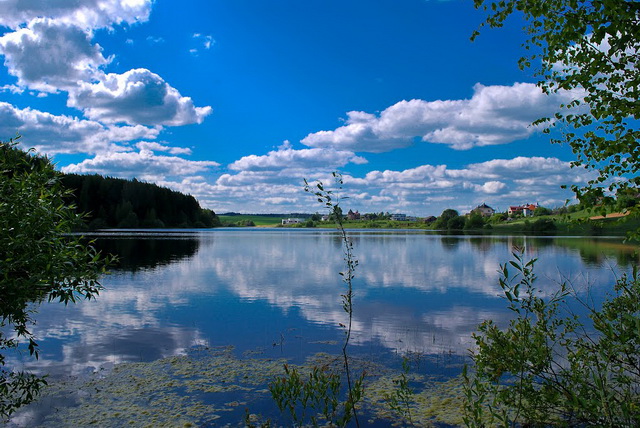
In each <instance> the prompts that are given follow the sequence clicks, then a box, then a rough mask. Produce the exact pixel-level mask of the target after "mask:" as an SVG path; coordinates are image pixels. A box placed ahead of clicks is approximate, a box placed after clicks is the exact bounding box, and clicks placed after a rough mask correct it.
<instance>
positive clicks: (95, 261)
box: [0, 140, 109, 420]
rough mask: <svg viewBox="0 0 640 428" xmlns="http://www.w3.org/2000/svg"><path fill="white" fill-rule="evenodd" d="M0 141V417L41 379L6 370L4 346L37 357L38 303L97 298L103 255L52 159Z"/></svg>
mask: <svg viewBox="0 0 640 428" xmlns="http://www.w3.org/2000/svg"><path fill="white" fill-rule="evenodd" d="M15 145H16V142H14V141H13V140H11V141H9V142H8V143H1V142H0V327H2V329H0V420H1V419H4V418H6V417H8V416H9V415H11V414H12V413H13V412H14V411H15V410H16V409H17V408H18V407H19V406H21V405H23V404H26V403H28V402H30V401H32V400H33V398H34V397H35V396H36V395H37V393H38V391H39V389H40V387H41V386H42V385H43V384H44V383H45V381H44V379H42V378H40V377H37V376H34V375H32V374H29V373H26V372H17V371H14V370H11V369H9V368H6V365H5V364H6V351H7V350H10V349H16V348H18V347H19V346H20V343H24V344H25V345H26V346H27V347H28V350H29V352H30V353H31V354H32V355H34V356H35V357H36V358H37V356H38V345H37V343H36V341H35V337H34V335H33V334H32V332H31V331H30V329H31V326H32V325H33V323H34V320H33V318H32V317H33V314H34V312H35V309H36V305H37V304H38V303H40V302H43V301H47V300H48V301H59V302H62V303H64V304H67V303H69V302H72V303H73V302H75V301H77V300H78V299H90V298H92V297H95V296H96V295H97V294H98V291H99V290H100V284H99V283H98V278H99V276H100V275H101V274H102V273H104V270H105V267H106V265H107V264H108V263H109V260H108V259H105V258H103V257H101V255H100V254H99V253H98V252H97V251H95V249H93V248H92V247H91V246H90V245H86V244H85V243H83V242H81V241H80V238H79V237H69V236H68V235H66V234H67V233H68V232H70V231H71V229H72V226H73V225H74V224H76V223H77V222H78V221H79V216H78V215H76V214H75V213H74V209H73V207H70V206H67V205H66V204H65V202H64V199H65V197H68V192H67V191H65V190H64V189H63V188H62V186H61V184H60V181H59V178H60V174H59V173H57V172H56V171H55V170H54V168H53V166H52V164H51V162H50V161H49V160H48V159H47V158H44V157H40V156H35V155H32V154H30V153H25V152H23V151H21V150H19V149H17V148H16V147H15Z"/></svg>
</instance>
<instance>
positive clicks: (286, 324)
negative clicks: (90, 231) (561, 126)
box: [9, 228, 638, 378]
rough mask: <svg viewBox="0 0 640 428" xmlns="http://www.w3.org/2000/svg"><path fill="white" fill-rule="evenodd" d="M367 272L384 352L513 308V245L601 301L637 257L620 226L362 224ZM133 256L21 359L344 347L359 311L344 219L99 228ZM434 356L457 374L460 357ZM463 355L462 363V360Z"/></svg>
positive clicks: (96, 359) (371, 332)
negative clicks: (478, 229) (593, 232)
mask: <svg viewBox="0 0 640 428" xmlns="http://www.w3.org/2000/svg"><path fill="white" fill-rule="evenodd" d="M349 235H350V237H351V239H352V240H353V243H354V255H355V257H356V258H357V259H358V261H359V265H358V267H357V270H356V277H355V280H354V284H353V285H354V318H353V333H352V340H351V344H352V346H351V352H352V353H353V354H354V355H358V354H360V355H377V356H378V357H379V359H380V361H386V360H391V357H392V356H396V355H403V354H406V353H408V352H410V353H416V354H420V355H432V356H434V355H435V356H438V355H440V356H447V358H453V359H455V358H459V359H460V360H461V361H462V360H463V359H464V358H465V357H466V356H467V355H468V352H469V351H468V350H469V349H470V348H471V347H472V345H473V342H472V340H471V334H472V332H473V331H474V330H475V328H476V326H477V325H478V324H479V323H480V322H481V321H483V320H484V319H488V318H491V319H493V320H494V321H496V322H497V323H498V324H501V325H504V324H506V322H507V321H508V319H509V317H510V316H511V314H510V312H509V311H508V310H506V309H505V307H506V303H505V300H504V299H503V298H501V297H500V288H499V286H498V278H499V274H498V268H499V266H500V264H501V263H505V262H507V261H508V260H509V259H510V257H511V253H512V252H513V251H514V250H522V251H524V254H525V257H526V258H537V259H538V262H537V264H536V273H537V275H538V278H539V280H538V283H537V286H538V287H539V288H540V289H541V290H542V292H543V293H546V294H547V295H549V294H551V293H553V292H554V291H556V290H557V289H558V284H559V282H560V281H562V280H566V279H569V280H571V282H572V283H573V285H574V286H575V288H576V291H577V293H578V294H579V295H580V296H589V298H593V299H594V300H595V301H597V300H598V299H600V298H601V297H602V296H603V295H604V294H605V293H606V292H607V291H609V290H610V288H611V285H612V283H613V281H614V278H615V276H614V275H615V272H618V273H619V272H620V271H626V270H629V269H630V266H631V265H632V264H634V263H637V261H638V256H637V254H636V253H635V251H636V248H635V247H632V246H630V245H627V244H624V243H622V240H621V239H620V238H598V239H592V238H580V237H569V238H566V237H563V238H553V237H542V238H540V237H496V236H490V237H468V236H440V235H433V234H428V233H424V232H420V231H381V230H375V231H352V232H349ZM92 237H94V238H97V241H96V245H97V246H98V247H99V248H102V249H103V250H104V251H107V252H112V253H116V254H118V255H119V256H120V263H119V265H117V266H115V267H114V268H113V269H112V273H111V274H110V275H108V276H106V277H104V278H103V279H102V285H103V286H104V290H103V291H102V292H101V294H100V296H99V297H98V299H97V300H95V301H83V302H80V303H78V304H77V305H72V306H68V307H64V306H63V305H60V304H44V305H42V306H41V307H40V308H39V309H38V314H37V315H36V317H35V318H36V319H37V320H38V322H37V324H36V325H35V326H34V328H33V332H34V333H35V335H36V337H37V338H38V342H39V344H40V348H41V350H42V351H41V355H40V359H39V361H37V362H36V361H33V360H32V359H31V358H30V357H28V355H24V356H22V357H21V356H11V357H10V361H9V363H10V364H11V365H13V366H15V367H25V368H27V369H30V370H32V371H34V372H37V373H41V374H45V373H48V374H50V375H51V376H52V378H56V377H64V376H70V375H82V374H86V373H90V372H94V371H97V370H99V369H100V368H103V367H111V366H113V365H114V364H118V363H122V362H132V361H135V362H138V361H154V360H157V359H160V358H163V357H168V356H172V355H178V354H182V353H185V352H187V351H188V350H189V349H191V348H192V347H194V346H197V345H205V346H209V347H215V346H227V345H233V346H234V347H235V349H236V352H237V353H238V355H240V354H242V353H244V352H247V351H249V352H259V353H260V354H261V355H263V356H266V357H273V358H280V357H283V358H287V359H289V360H290V361H293V362H302V361H303V360H304V359H305V358H306V357H307V356H309V355H311V354H315V353H317V352H320V351H323V352H329V353H339V352H340V349H341V346H340V343H341V341H342V340H343V337H344V330H343V328H342V327H340V325H339V324H340V323H345V322H346V319H347V318H346V314H345V313H344V311H343V310H342V307H341V297H340V295H341V294H342V293H343V292H344V290H345V288H344V287H345V285H344V283H343V282H342V281H341V277H340V276H339V274H338V272H340V271H342V270H344V261H343V250H342V246H341V241H340V238H339V236H338V235H337V233H336V232H335V231H332V230H304V229H264V228H255V229H215V230H206V231H199V230H193V231H184V230H182V231H156V232H153V233H149V232H142V231H140V232H132V231H120V232H108V233H101V234H97V235H96V236H92ZM431 361H432V362H433V361H435V362H436V363H435V364H432V366H431V367H429V370H431V371H433V370H435V371H440V372H441V373H442V374H443V375H446V376H450V375H454V374H456V373H457V372H458V371H459V366H455V365H453V366H452V365H451V364H448V363H444V362H443V363H442V364H438V363H437V362H438V361H444V360H439V359H432V360H431ZM452 367H453V368H452Z"/></svg>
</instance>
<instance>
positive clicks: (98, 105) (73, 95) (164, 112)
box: [67, 68, 212, 126]
mask: <svg viewBox="0 0 640 428" xmlns="http://www.w3.org/2000/svg"><path fill="white" fill-rule="evenodd" d="M67 104H68V105H69V106H70V107H75V108H78V109H80V110H82V111H83V112H84V114H85V115H86V116H87V117H89V118H91V119H94V120H99V121H102V122H105V123H128V124H142V125H166V126H180V125H188V124H192V123H201V122H202V121H203V120H204V118H205V117H206V116H207V115H209V114H210V113H211V111H212V110H211V107H208V106H207V107H196V106H195V105H194V104H193V101H192V100H191V98H189V97H184V96H182V95H181V94H180V93H179V92H178V90H177V89H175V88H173V87H172V86H171V85H169V84H168V83H167V82H165V81H164V80H163V79H162V78H161V77H160V76H158V75H157V74H155V73H152V72H151V71H149V70H147V69H143V68H139V69H134V70H129V71H127V72H125V73H123V74H115V73H109V74H107V75H105V76H104V79H103V80H102V81H100V82H97V83H90V82H80V84H79V85H78V87H77V88H75V89H73V90H72V91H70V93H69V100H68V103H67Z"/></svg>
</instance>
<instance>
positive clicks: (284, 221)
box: [282, 218, 304, 225]
mask: <svg viewBox="0 0 640 428" xmlns="http://www.w3.org/2000/svg"><path fill="white" fill-rule="evenodd" d="M303 221H304V220H303V219H301V218H283V219H282V225H286V224H300V223H302V222H303Z"/></svg>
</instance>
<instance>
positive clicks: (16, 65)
mask: <svg viewBox="0 0 640 428" xmlns="http://www.w3.org/2000/svg"><path fill="white" fill-rule="evenodd" d="M482 18H483V16H482V14H481V13H480V12H477V11H475V10H474V9H473V7H472V2H471V1H470V0H469V1H458V0H452V1H425V0H393V1H392V0H377V1H375V2H371V1H364V0H362V1H361V0H349V1H344V0H342V1H337V0H335V1H334V0H309V1H304V2H301V1H294V0H276V1H264V0H262V1H259V0H191V1H186V2H170V1H167V0H156V1H149V0H85V1H83V2H77V1H75V0H58V1H56V2H50V1H45V0H37V1H30V2H25V1H20V0H3V1H0V26H1V27H0V56H2V59H3V65H2V66H1V67H0V138H2V139H3V140H7V139H8V138H10V137H12V136H14V135H15V134H16V133H17V132H19V133H20V134H21V135H22V136H23V137H22V144H23V146H24V147H25V148H26V147H35V148H36V149H37V150H38V151H39V152H41V153H45V154H48V155H51V156H52V157H53V159H54V161H55V162H56V163H57V166H58V168H60V169H61V170H62V171H65V172H76V173H99V174H103V175H109V176H117V177H125V178H131V177H137V178H138V179H141V180H146V181H150V182H155V183H158V184H160V185H163V186H167V187H171V188H174V189H177V190H180V191H183V192H185V193H190V194H192V195H194V196H195V197H196V198H198V200H199V201H200V202H201V204H202V205H203V206H205V207H208V208H211V209H213V210H215V211H216V212H219V213H223V212H227V211H237V212H247V213H269V212H280V213H281V212H285V213H286V212H315V211H321V207H319V206H318V205H317V203H316V202H314V199H313V198H311V197H310V196H309V195H307V194H305V193H304V191H303V186H302V183H303V179H304V178H306V179H308V180H310V181H313V180H316V179H320V180H323V181H331V180H330V176H331V172H332V171H335V170H338V171H340V172H342V174H343V175H344V182H345V185H344V190H343V192H342V195H343V196H347V197H349V200H348V201H346V202H344V205H345V209H348V208H351V209H353V210H356V209H357V210H359V211H360V212H373V211H375V212H379V211H389V212H392V213H393V212H402V213H407V214H413V215H419V216H426V215H438V214H439V213H440V212H442V210H443V209H445V208H455V209H457V210H459V211H460V212H468V211H469V210H471V209H472V208H474V207H475V206H476V205H478V204H481V203H483V202H485V203H487V204H489V205H491V206H493V207H495V208H498V209H501V210H504V209H506V208H507V206H508V205H514V204H524V203H540V204H542V205H545V206H551V207H553V206H559V205H562V204H563V203H564V201H565V200H566V199H567V198H570V197H571V193H570V192H569V191H566V190H562V189H560V185H561V184H580V183H584V182H585V180H586V179H587V177H588V176H587V175H586V174H585V172H584V171H581V170H576V169H571V168H570V167H569V162H570V161H571V160H572V159H573V155H572V154H571V151H570V149H569V148H567V147H563V146H560V145H551V144H550V143H549V141H548V136H546V135H544V134H542V133H540V132H539V130H537V129H535V128H533V127H531V126H530V123H531V122H532V121H533V120H535V119H537V118H538V117H540V116H544V115H549V114H553V112H554V111H555V110H557V109H558V107H559V105H560V104H562V103H563V102H567V101H569V100H571V99H572V96H571V94H557V95H554V96H545V95H543V94H542V93H541V92H540V90H539V89H538V88H537V87H536V86H535V85H534V83H535V82H536V78H535V76H533V72H532V71H531V70H525V71H522V70H519V69H518V67H517V59H518V58H519V57H520V56H521V55H522V53H523V51H522V48H521V43H522V42H523V40H524V35H523V33H522V30H521V26H522V23H521V22H518V21H517V19H514V20H513V21H512V22H510V23H509V25H507V26H506V27H505V28H502V29H499V30H485V31H484V32H483V33H482V35H481V36H480V37H479V38H478V39H477V40H476V41H475V42H471V41H470V40H469V36H470V35H471V33H472V32H473V30H474V29H476V28H477V27H478V25H479V24H480V22H481V21H482Z"/></svg>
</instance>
